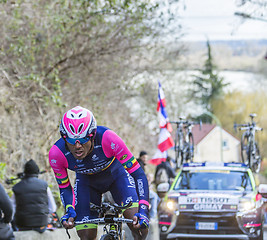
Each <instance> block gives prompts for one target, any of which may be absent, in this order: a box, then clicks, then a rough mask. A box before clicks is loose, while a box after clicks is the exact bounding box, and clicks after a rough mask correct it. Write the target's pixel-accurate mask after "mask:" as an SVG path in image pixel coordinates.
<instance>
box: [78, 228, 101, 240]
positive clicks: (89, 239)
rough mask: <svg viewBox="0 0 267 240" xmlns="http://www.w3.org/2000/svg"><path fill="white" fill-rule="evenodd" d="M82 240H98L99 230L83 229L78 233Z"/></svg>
mask: <svg viewBox="0 0 267 240" xmlns="http://www.w3.org/2000/svg"><path fill="white" fill-rule="evenodd" d="M77 234H78V236H79V238H80V239H81V240H96V235H97V229H83V230H79V231H77Z"/></svg>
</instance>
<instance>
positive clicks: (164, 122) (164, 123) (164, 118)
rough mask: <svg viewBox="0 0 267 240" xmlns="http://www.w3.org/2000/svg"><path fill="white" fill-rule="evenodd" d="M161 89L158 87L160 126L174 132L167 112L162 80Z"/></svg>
mask: <svg viewBox="0 0 267 240" xmlns="http://www.w3.org/2000/svg"><path fill="white" fill-rule="evenodd" d="M158 83H159V89H158V104H157V112H158V118H159V127H160V128H167V129H168V131H169V132H172V126H171V124H170V123H169V119H168V114H167V112H166V108H165V107H166V99H165V95H164V92H163V89H162V87H161V84H160V82H158Z"/></svg>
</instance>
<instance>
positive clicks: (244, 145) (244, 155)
mask: <svg viewBox="0 0 267 240" xmlns="http://www.w3.org/2000/svg"><path fill="white" fill-rule="evenodd" d="M249 150H250V149H249V136H248V134H247V133H246V132H245V133H243V134H242V137H241V159H242V162H243V163H244V164H246V165H248V166H249V165H250V159H249V157H250V153H249Z"/></svg>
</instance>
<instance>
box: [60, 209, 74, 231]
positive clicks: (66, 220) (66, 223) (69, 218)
mask: <svg viewBox="0 0 267 240" xmlns="http://www.w3.org/2000/svg"><path fill="white" fill-rule="evenodd" d="M75 218H76V212H75V210H74V208H73V206H69V207H67V211H66V214H65V215H64V216H63V217H62V218H61V219H60V222H61V224H62V225H63V227H64V228H66V229H70V228H73V227H74V219H75Z"/></svg>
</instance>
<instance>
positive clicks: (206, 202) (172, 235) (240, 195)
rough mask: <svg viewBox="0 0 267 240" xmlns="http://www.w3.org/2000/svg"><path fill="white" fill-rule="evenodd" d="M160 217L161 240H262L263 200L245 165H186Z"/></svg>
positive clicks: (175, 181)
mask: <svg viewBox="0 0 267 240" xmlns="http://www.w3.org/2000/svg"><path fill="white" fill-rule="evenodd" d="M162 187H163V188H164V186H159V188H162ZM259 189H266V185H265V184H262V185H260V187H259ZM161 191H162V189H161ZM158 217H159V230H160V239H161V240H165V239H179V238H190V239H193V238H204V239H208V238H222V239H249V240H252V239H254V240H262V239H263V223H264V214H263V198H262V196H261V195H260V194H259V193H258V190H257V188H256V184H255V179H254V176H253V174H252V172H251V170H250V169H249V168H248V167H247V166H246V165H244V164H242V163H217V164H216V163H187V164H184V165H183V167H182V169H181V170H180V171H179V173H178V174H177V177H176V178H175V180H174V182H173V184H172V186H171V188H170V189H169V191H168V192H167V193H166V195H165V198H164V200H163V201H162V202H161V204H160V206H159V211H158Z"/></svg>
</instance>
